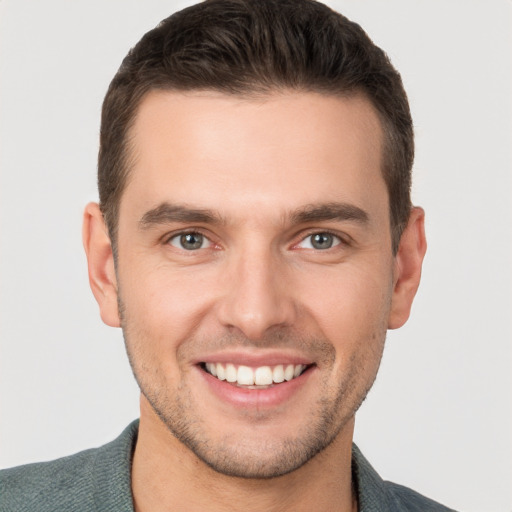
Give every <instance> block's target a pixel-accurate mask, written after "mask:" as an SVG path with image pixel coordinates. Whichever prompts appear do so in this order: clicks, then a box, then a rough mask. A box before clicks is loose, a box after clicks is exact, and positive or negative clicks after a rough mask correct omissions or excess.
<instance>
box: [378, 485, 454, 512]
mask: <svg viewBox="0 0 512 512" xmlns="http://www.w3.org/2000/svg"><path fill="white" fill-rule="evenodd" d="M384 486H385V487H386V490H387V493H388V495H389V497H390V499H391V500H392V501H393V503H394V504H395V507H396V509H397V510H403V511H404V512H405V511H407V512H454V510H453V509H451V508H448V507H445V506H444V505H441V504H440V503H437V502H436V501H433V500H431V499H430V498H427V497H426V496H423V495H422V494H420V493H418V492H416V491H413V490H412V489H409V488H408V487H404V486H403V485H399V484H395V483H393V482H384Z"/></svg>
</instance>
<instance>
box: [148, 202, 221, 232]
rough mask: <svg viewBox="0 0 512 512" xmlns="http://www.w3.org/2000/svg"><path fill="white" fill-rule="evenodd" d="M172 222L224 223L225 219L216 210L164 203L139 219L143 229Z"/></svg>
mask: <svg viewBox="0 0 512 512" xmlns="http://www.w3.org/2000/svg"><path fill="white" fill-rule="evenodd" d="M172 222H187V223H188V222H200V223H204V224H224V223H225V222H224V220H223V219H222V218H221V217H220V216H219V215H218V214H216V213H215V212H213V211H212V210H208V209H203V208H188V207H186V206H182V205H171V204H169V203H162V204H160V205H159V206H157V207H156V208H153V209H151V210H149V211H147V212H146V213H145V214H144V215H143V216H142V218H141V219H140V221H139V226H140V228H141V229H149V228H151V227H153V226H155V225H159V224H169V223H172Z"/></svg>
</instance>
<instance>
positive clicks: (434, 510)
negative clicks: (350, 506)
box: [352, 444, 455, 512]
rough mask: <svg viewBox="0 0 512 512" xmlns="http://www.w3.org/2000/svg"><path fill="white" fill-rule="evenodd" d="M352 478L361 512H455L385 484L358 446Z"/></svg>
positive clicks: (396, 486) (390, 484)
mask: <svg viewBox="0 0 512 512" xmlns="http://www.w3.org/2000/svg"><path fill="white" fill-rule="evenodd" d="M352 478H353V481H354V485H355V487H356V489H357V497H358V500H359V510H360V512H455V511H454V510H453V509H451V508H448V507H445V506H444V505H441V504H440V503H437V502H436V501H433V500H431V499H430V498H427V497H425V496H423V495H422V494H420V493H418V492H416V491H413V490H412V489H409V488H408V487H404V486H403V485H398V484H395V483H393V482H386V481H384V480H382V478H381V477H380V476H379V475H378V473H377V472H376V471H375V469H373V467H372V466H371V464H370V463H369V462H368V460H366V458H365V457H364V456H363V454H362V453H361V451H360V450H359V448H358V447H357V446H356V445H355V444H354V445H353V446H352Z"/></svg>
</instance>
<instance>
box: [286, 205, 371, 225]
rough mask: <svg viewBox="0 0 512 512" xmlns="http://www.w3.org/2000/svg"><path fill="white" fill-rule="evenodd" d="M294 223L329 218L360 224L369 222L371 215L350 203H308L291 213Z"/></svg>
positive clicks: (326, 219)
mask: <svg viewBox="0 0 512 512" xmlns="http://www.w3.org/2000/svg"><path fill="white" fill-rule="evenodd" d="M291 220H292V223H293V224H305V223H308V222H322V221H329V220H338V221H355V222H357V223H359V224H368V222H369V215H368V213H367V212H366V211H364V210H363V209H362V208H359V206H356V205H353V204H349V203H336V202H335V203H324V204H319V205H315V204H312V205H307V206H305V207H302V208H299V209H298V210H295V212H293V214H292V215H291Z"/></svg>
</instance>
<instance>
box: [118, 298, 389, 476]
mask: <svg viewBox="0 0 512 512" xmlns="http://www.w3.org/2000/svg"><path fill="white" fill-rule="evenodd" d="M120 312H122V315H121V318H122V328H123V335H124V340H125V345H126V350H127V354H128V359H129V361H130V365H131V368H132V372H133V374H134V376H135V379H136V381H137V383H138V385H139V388H140V390H141V393H142V394H143V396H144V397H145V398H146V400H147V401H148V403H149V404H150V405H151V407H152V408H153V410H154V412H155V413H156V414H157V416H158V417H159V418H160V420H161V421H162V422H163V424H164V425H165V426H166V428H167V430H168V431H169V432H170V434H172V435H173V436H174V437H175V438H176V439H178V441H180V442H181V443H182V444H183V445H185V446H186V447H187V448H188V449H189V450H190V451H192V452H193V453H194V454H195V456H196V457H197V458H199V459H200V460H201V461H202V462H204V463H205V464H206V465H207V466H209V467H210V468H211V469H213V470H214V471H216V472H218V473H220V474H223V475H226V476H231V477H238V478H245V479H270V478H276V477H280V476H283V475H286V474H288V473H291V472H293V471H295V470H297V469H298V468H300V467H301V466H303V465H304V464H306V463H307V462H308V461H310V460H311V459H313V458H314V457H315V456H316V455H318V454H319V453H321V452H323V451H324V450H325V449H326V448H327V447H328V446H329V445H330V444H331V443H332V442H333V441H334V440H335V439H336V438H337V436H338V435H339V434H340V432H341V431H342V430H343V428H344V427H345V426H346V425H347V423H348V422H349V421H350V420H351V419H352V418H353V416H354V414H355V412H356V411H357V410H358V409H359V407H360V406H361V404H362V403H363V401H364V400H365V398H366V396H367V394H368V392H369V390H370V389H371V387H372V385H373V382H374V380H375V377H376V374H377V370H378V367H379V364H380V360H381V357H382V349H383V347H384V339H385V331H384V334H383V335H382V343H381V347H380V349H379V350H378V353H374V354H372V358H373V361H372V365H373V366H374V369H373V371H372V372H371V373H370V374H368V369H367V368H365V367H367V365H368V361H367V360H366V359H365V358H360V360H353V361H351V364H350V370H349V372H348V374H346V375H344V376H342V377H341V378H340V382H339V385H338V386H337V389H335V390H333V389H329V386H328V385H327V384H324V385H323V386H322V389H321V390H320V391H319V393H318V394H317V396H319V397H320V398H319V399H318V400H317V402H316V403H315V404H314V406H313V408H310V409H309V410H308V411H306V412H305V417H304V422H303V424H302V427H301V428H300V429H299V431H298V432H294V435H293V436H292V435H290V436H288V437H286V438H282V437H281V438H279V439H268V438H266V439H264V440H263V441H262V440H260V441H259V442H258V443H257V445H255V443H254V442H253V440H252V439H247V437H246V438H245V440H244V438H242V439H240V438H237V439H236V440H235V441H234V440H233V436H229V435H226V436H225V437H224V438H220V439H215V441H214V440H212V439H211V438H210V436H209V434H208V426H207V425H205V422H204V420H203V419H202V418H201V417H200V415H198V414H197V413H196V412H195V411H201V405H200V404H198V403H197V402H196V401H195V399H194V397H193V396H192V393H191V390H190V389H189V388H187V387H186V385H184V384H183V383H182V384H180V386H179V388H178V389H177V390H176V392H175V393H174V395H170V390H169V389H168V388H167V387H166V386H165V385H164V382H165V379H163V377H162V375H160V374H161V373H162V372H161V371H160V370H159V369H158V368H152V369H151V370H149V366H148V365H145V364H144V363H142V364H139V363H140V362H141V361H142V359H141V357H140V355H141V353H143V352H144V348H143V347H144V345H146V346H147V344H146V342H148V341H150V340H147V339H143V337H139V336H137V335H135V336H133V340H132V339H130V338H131V334H130V329H129V328H128V327H127V322H126V318H125V314H124V313H125V311H124V308H122V304H121V303H120ZM136 338H138V343H137V342H135V343H132V341H134V340H135V339H136ZM278 338H279V339H278V341H276V342H275V343H274V345H272V344H271V342H266V343H265V345H266V346H276V347H277V346H279V347H282V346H283V339H284V338H287V339H291V338H290V337H287V336H286V335H284V336H283V335H282V334H280V335H279V336H278ZM203 343H204V344H205V345H208V343H207V342H203ZM229 343H230V346H231V347H233V346H236V345H234V344H233V342H232V341H230V342H229ZM248 343H252V342H248V341H247V340H246V341H245V342H244V343H240V342H239V343H238V345H240V344H245V345H247V344H248ZM293 343H294V344H295V346H297V345H298V343H296V342H293ZM300 343H301V344H303V345H304V344H305V343H307V344H308V345H309V346H310V349H309V350H310V351H313V353H315V354H322V361H323V364H328V362H329V361H331V362H332V363H333V362H334V358H335V350H334V348H333V346H332V345H331V344H330V343H329V342H328V341H326V340H308V341H305V340H301V341H300ZM187 344H192V345H193V344H195V342H194V341H190V342H187ZM367 355H368V354H367ZM316 360H317V361H318V359H316ZM361 374H365V375H366V380H365V381H364V382H362V381H361V379H360V375H361ZM155 383H157V384H155ZM301 413H303V411H298V414H301ZM251 420H252V421H253V422H254V424H255V426H257V424H258V422H259V421H261V422H265V421H269V418H268V417H266V416H265V415H264V414H257V413H256V414H255V415H253V417H251Z"/></svg>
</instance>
